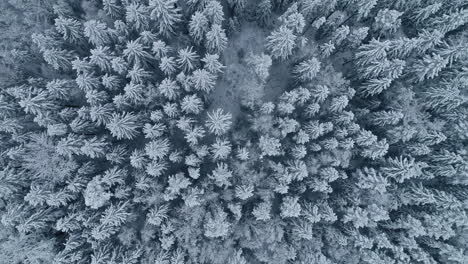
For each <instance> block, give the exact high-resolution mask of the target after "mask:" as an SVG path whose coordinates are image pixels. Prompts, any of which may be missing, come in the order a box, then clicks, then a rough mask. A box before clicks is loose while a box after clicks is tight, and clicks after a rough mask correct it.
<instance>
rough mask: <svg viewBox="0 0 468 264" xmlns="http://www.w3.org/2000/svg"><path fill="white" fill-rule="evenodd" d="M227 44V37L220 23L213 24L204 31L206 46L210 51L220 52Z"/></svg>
mask: <svg viewBox="0 0 468 264" xmlns="http://www.w3.org/2000/svg"><path fill="white" fill-rule="evenodd" d="M226 45H227V37H226V33H225V32H224V29H223V28H222V27H221V25H218V24H214V25H212V26H211V29H210V30H209V31H208V32H206V47H207V49H208V51H209V52H211V53H221V52H222V51H223V50H224V49H225V48H226Z"/></svg>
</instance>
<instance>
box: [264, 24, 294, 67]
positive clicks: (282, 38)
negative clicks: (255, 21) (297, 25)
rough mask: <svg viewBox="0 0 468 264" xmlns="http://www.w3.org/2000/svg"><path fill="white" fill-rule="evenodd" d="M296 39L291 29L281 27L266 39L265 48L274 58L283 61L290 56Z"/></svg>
mask: <svg viewBox="0 0 468 264" xmlns="http://www.w3.org/2000/svg"><path fill="white" fill-rule="evenodd" d="M296 38H297V37H296V36H295V35H294V34H293V31H292V30H291V29H288V28H287V27H286V26H281V27H280V28H279V29H277V30H275V31H273V32H272V33H271V34H270V35H269V36H268V37H267V44H266V47H267V48H268V49H269V50H270V52H271V55H272V56H273V57H274V58H279V59H281V60H285V59H287V58H288V57H289V56H291V55H292V52H293V49H294V47H295V45H296V43H295V41H296Z"/></svg>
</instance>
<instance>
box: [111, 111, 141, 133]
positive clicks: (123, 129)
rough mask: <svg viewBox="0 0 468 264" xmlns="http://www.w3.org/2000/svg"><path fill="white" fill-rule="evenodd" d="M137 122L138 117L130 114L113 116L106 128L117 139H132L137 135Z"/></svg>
mask: <svg viewBox="0 0 468 264" xmlns="http://www.w3.org/2000/svg"><path fill="white" fill-rule="evenodd" d="M139 122H140V121H139V118H138V116H136V115H134V114H132V113H121V114H113V115H112V119H111V120H110V121H109V123H107V124H106V127H107V129H109V131H110V132H111V134H112V136H114V137H116V138H117V139H123V138H126V139H132V138H134V137H135V136H136V135H137V134H138V131H137V129H138V128H139V127H140V126H139Z"/></svg>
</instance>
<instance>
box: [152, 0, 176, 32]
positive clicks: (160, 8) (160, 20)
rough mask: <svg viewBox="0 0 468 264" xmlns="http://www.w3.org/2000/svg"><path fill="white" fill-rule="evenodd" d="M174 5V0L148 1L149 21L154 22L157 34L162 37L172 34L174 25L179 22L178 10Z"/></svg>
mask: <svg viewBox="0 0 468 264" xmlns="http://www.w3.org/2000/svg"><path fill="white" fill-rule="evenodd" d="M175 3H176V1H175V0H151V1H149V8H150V10H151V13H150V16H151V19H153V20H154V21H156V24H157V25H158V28H159V33H160V34H162V35H164V36H169V35H170V34H173V33H174V30H175V27H176V24H177V23H178V22H180V20H181V14H180V9H179V8H177V7H176V5H175Z"/></svg>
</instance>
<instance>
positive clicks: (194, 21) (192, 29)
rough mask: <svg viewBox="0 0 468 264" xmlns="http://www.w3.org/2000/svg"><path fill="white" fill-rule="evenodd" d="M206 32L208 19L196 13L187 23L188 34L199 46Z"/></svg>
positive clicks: (200, 13) (198, 12)
mask: <svg viewBox="0 0 468 264" xmlns="http://www.w3.org/2000/svg"><path fill="white" fill-rule="evenodd" d="M207 32H208V19H207V18H206V16H205V15H204V14H203V13H202V12H200V11H196V12H195V13H194V14H193V15H192V17H191V19H190V23H189V34H190V36H191V37H192V38H193V40H194V41H195V43H197V44H200V43H201V42H202V40H203V37H204V36H205V34H206V33H207Z"/></svg>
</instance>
